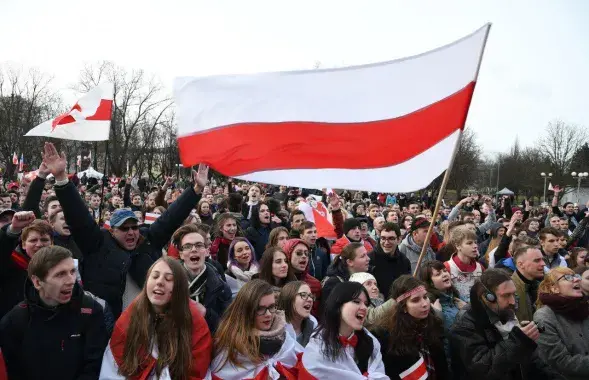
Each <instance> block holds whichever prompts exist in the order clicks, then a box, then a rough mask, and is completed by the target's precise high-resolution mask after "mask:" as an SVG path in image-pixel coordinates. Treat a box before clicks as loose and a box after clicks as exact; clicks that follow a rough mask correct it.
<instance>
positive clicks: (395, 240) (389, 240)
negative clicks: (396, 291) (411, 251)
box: [368, 223, 411, 299]
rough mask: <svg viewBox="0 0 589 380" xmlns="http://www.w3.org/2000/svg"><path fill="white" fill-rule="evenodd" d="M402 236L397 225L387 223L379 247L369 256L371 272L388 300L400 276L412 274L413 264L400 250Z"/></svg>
mask: <svg viewBox="0 0 589 380" xmlns="http://www.w3.org/2000/svg"><path fill="white" fill-rule="evenodd" d="M400 236H401V231H400V230H399V227H398V226H397V225H396V224H393V223H385V224H384V226H383V227H382V231H381V232H380V239H379V240H378V245H377V246H376V248H375V249H374V250H373V251H372V252H370V253H369V254H368V256H369V257H370V264H371V266H372V268H371V270H370V272H371V273H372V275H373V276H374V278H376V282H377V284H378V287H379V289H380V290H381V292H382V294H383V296H384V298H385V299H388V296H389V289H390V287H391V285H392V284H393V282H394V281H395V280H396V279H397V278H398V277H399V276H402V275H404V274H411V263H410V262H409V259H408V258H407V256H405V255H404V254H403V253H402V252H401V251H399V248H398V245H399V243H400V240H399V238H400Z"/></svg>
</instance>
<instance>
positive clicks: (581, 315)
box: [538, 293, 589, 321]
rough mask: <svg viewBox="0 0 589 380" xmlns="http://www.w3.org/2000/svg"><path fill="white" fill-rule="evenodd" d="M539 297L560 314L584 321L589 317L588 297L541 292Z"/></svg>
mask: <svg viewBox="0 0 589 380" xmlns="http://www.w3.org/2000/svg"><path fill="white" fill-rule="evenodd" d="M538 299H539V300H540V302H542V304H544V305H546V306H548V307H550V308H551V309H552V310H553V311H554V313H555V314H560V315H562V316H564V317H566V318H568V319H571V320H573V321H583V320H585V319H587V318H588V317H589V303H587V297H568V296H561V295H560V294H548V293H540V294H539V295H538Z"/></svg>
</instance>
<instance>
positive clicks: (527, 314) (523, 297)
mask: <svg viewBox="0 0 589 380" xmlns="http://www.w3.org/2000/svg"><path fill="white" fill-rule="evenodd" d="M511 279H512V280H513V283H514V284H515V289H516V290H515V296H516V302H517V308H516V310H515V315H516V316H517V319H518V320H519V321H531V320H532V318H533V317H534V312H535V311H536V306H535V304H536V299H537V298H538V286H539V285H540V282H539V281H536V280H532V281H529V280H527V279H526V280H524V278H523V277H522V275H521V274H520V273H519V271H518V270H516V271H515V272H513V274H512V275H511Z"/></svg>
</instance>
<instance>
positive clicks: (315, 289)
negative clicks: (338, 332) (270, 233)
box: [282, 239, 321, 317]
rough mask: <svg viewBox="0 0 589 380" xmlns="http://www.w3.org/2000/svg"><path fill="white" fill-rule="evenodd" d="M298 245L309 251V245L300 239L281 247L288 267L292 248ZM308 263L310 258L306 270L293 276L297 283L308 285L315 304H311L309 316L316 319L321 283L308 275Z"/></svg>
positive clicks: (290, 241) (289, 241)
mask: <svg viewBox="0 0 589 380" xmlns="http://www.w3.org/2000/svg"><path fill="white" fill-rule="evenodd" d="M298 244H304V245H305V246H306V247H307V248H308V249H309V251H310V250H311V248H310V247H309V245H308V244H307V243H305V242H304V241H303V240H301V239H289V240H287V241H286V243H284V245H283V246H282V249H284V252H285V253H286V257H287V258H288V262H289V265H290V262H291V260H290V258H291V256H292V251H293V250H294V247H295V246H296V245H298ZM309 263H310V258H309V262H307V268H305V271H304V272H302V273H295V276H296V277H297V279H298V280H299V281H304V282H306V283H307V285H309V288H311V293H313V295H314V296H315V302H313V307H312V309H311V314H313V316H314V317H318V316H319V304H320V303H321V282H319V280H317V279H316V278H315V277H313V276H311V275H310V274H309Z"/></svg>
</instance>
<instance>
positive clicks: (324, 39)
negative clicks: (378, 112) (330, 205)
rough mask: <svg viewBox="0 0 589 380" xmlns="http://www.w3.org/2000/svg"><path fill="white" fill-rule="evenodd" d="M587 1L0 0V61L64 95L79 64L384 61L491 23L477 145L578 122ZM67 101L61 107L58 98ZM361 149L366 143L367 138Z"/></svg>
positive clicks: (585, 78)
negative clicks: (39, 76)
mask: <svg viewBox="0 0 589 380" xmlns="http://www.w3.org/2000/svg"><path fill="white" fill-rule="evenodd" d="M588 16H589V1H584V0H558V1H556V0H551V1H548V0H533V1H485V2H483V1H460V2H459V1H449V0H444V1H415V0H412V1H408V0H407V1H393V0H385V1H363V2H360V1H351V0H350V1H347V0H333V1H332V0H329V1H328V0H321V1H319V0H314V1H306V0H303V1H301V0H299V1H290V2H287V1H272V0H268V1H261V0H247V1H245V0H233V1H222V0H214V1H194V0H193V1H172V0H166V1H161V0H158V1H146V0H142V1H137V0H117V1H114V0H99V1H80V0H76V1H69V0H53V1H46V0H0V64H2V65H5V64H11V65H17V66H23V67H24V68H30V67H35V68H38V69H40V70H41V71H43V72H45V73H47V74H50V75H53V76H54V77H55V79H54V81H53V87H54V88H55V90H56V91H59V92H61V93H62V96H63V98H64V100H65V101H66V102H68V103H71V102H72V101H75V98H76V94H74V93H72V92H71V91H69V90H67V88H68V87H70V86H71V85H72V84H74V83H75V82H76V80H77V78H78V74H79V71H80V69H81V67H82V66H83V65H84V63H85V62H92V61H97V60H112V61H115V62H116V63H117V64H119V65H122V66H124V67H127V68H129V69H132V68H142V69H144V70H145V71H147V72H149V73H153V74H156V75H157V76H159V78H160V79H161V80H162V82H163V83H164V84H165V85H166V86H167V88H168V90H169V91H171V85H172V80H173V78H174V77H175V76H180V75H195V76H204V75H210V74H229V73H247V72H259V71H276V70H293V69H308V68H311V67H313V65H314V64H315V62H321V65H322V66H323V67H333V66H345V65H353V64H362V63H370V62H378V61H384V60H390V59H394V58H399V57H404V56H407V55H413V54H417V53H420V52H423V51H426V50H429V49H432V48H435V47H438V46H440V45H444V44H446V43H449V42H452V41H454V40H456V39H458V38H460V37H462V36H464V35H466V34H469V33H471V32H472V31H474V30H475V29H477V28H478V27H480V26H481V25H483V24H484V23H486V22H489V21H490V22H492V23H493V27H492V29H491V33H490V36H489V41H488V43H487V49H486V52H485V57H484V59H483V65H482V67H481V72H480V76H479V81H478V85H477V88H476V91H475V96H474V100H473V103H472V107H471V110H470V113H469V117H468V121H467V125H468V126H469V127H470V128H472V129H473V130H475V131H476V133H477V136H478V140H479V142H480V143H481V145H483V147H484V149H485V150H486V151H487V152H496V151H505V150H507V149H508V148H509V146H510V145H511V144H512V142H513V140H514V139H515V138H516V136H519V138H520V141H521V143H522V145H531V144H533V143H534V141H536V140H537V138H538V136H539V135H540V134H541V133H542V132H543V130H544V128H545V126H546V124H547V123H548V122H549V121H551V120H553V119H556V118H559V119H562V120H564V121H566V122H570V123H575V124H581V125H584V126H587V127H588V128H589V96H588V95H589V71H588V70H587V67H589V23H587V18H588ZM68 105H69V104H68ZM367 146H368V145H367Z"/></svg>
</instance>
